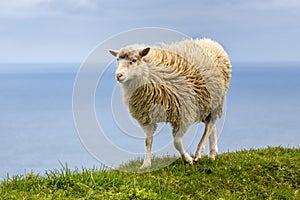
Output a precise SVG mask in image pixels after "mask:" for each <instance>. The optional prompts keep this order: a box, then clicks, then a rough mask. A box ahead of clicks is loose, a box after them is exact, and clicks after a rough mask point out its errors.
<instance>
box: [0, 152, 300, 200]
mask: <svg viewBox="0 0 300 200" xmlns="http://www.w3.org/2000/svg"><path fill="white" fill-rule="evenodd" d="M156 159H158V158H156ZM159 163H160V161H159ZM138 164H140V161H132V162H130V163H128V164H127V165H124V166H122V167H123V168H122V169H123V170H124V169H127V170H129V171H130V169H132V168H134V167H136V166H137V165H138ZM299 189H300V149H292V148H282V147H272V148H271V147H270V148H267V149H259V150H249V151H246V150H244V151H239V152H234V153H224V154H221V155H218V156H217V157H216V160H215V161H212V160H210V159H208V158H207V157H205V158H203V159H202V160H200V161H199V162H197V163H195V164H194V165H188V164H185V163H183V161H182V160H181V159H177V160H176V161H175V162H173V163H172V164H170V165H169V166H167V167H165V168H162V169H160V170H157V171H152V172H146V173H128V172H124V171H120V170H104V169H82V170H74V171H71V170H69V169H68V168H67V167H64V168H63V169H61V170H53V171H48V172H47V173H46V175H44V176H38V175H34V174H27V175H26V176H21V177H20V176H15V177H13V178H11V179H7V180H5V181H3V182H2V183H1V184H0V199H300V191H299Z"/></svg>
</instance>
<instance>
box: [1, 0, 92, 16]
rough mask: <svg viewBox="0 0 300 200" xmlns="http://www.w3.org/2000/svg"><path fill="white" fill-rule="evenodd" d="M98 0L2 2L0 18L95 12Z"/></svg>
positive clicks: (20, 0) (21, 0) (15, 0)
mask: <svg viewBox="0 0 300 200" xmlns="http://www.w3.org/2000/svg"><path fill="white" fill-rule="evenodd" d="M97 7H98V5H97V0H64V1H60V0H9V1H0V10H1V13H0V18H13V19H15V18H16V19H18V18H37V17H40V16H57V15H58V16H59V15H65V14H72V13H80V12H93V11H95V10H96V8H97Z"/></svg>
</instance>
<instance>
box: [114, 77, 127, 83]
mask: <svg viewBox="0 0 300 200" xmlns="http://www.w3.org/2000/svg"><path fill="white" fill-rule="evenodd" d="M116 79H117V81H118V82H119V83H122V82H124V81H125V80H126V79H127V77H126V76H122V77H120V78H116Z"/></svg>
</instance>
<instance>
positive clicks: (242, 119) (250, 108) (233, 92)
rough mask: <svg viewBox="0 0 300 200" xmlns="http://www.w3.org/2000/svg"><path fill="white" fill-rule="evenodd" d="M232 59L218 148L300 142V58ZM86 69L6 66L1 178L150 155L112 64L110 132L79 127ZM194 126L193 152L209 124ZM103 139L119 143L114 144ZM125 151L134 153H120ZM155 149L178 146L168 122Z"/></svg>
mask: <svg viewBox="0 0 300 200" xmlns="http://www.w3.org/2000/svg"><path fill="white" fill-rule="evenodd" d="M232 65H233V71H232V80H231V83H230V88H229V91H228V94H227V98H226V113H225V114H226V116H225V117H224V118H222V120H221V121H220V123H219V126H218V129H219V130H218V131H219V132H218V136H219V137H218V141H219V152H220V153H223V152H232V151H237V150H242V149H252V148H265V147H268V146H283V147H299V146H300V117H299V116H300V88H299V86H300V78H299V77H300V63H288V62H287V63H233V64H232ZM79 69H80V64H78V63H67V64H64V63H60V64H1V65H0V112H1V114H0V180H3V179H4V178H7V176H9V177H11V176H13V175H20V174H26V173H29V172H34V173H36V174H44V173H45V170H51V169H59V168H61V167H62V165H65V163H67V165H68V167H70V168H71V169H74V168H75V167H78V168H79V169H80V168H82V167H84V168H92V167H94V166H96V167H97V166H101V162H104V164H106V165H108V166H113V165H114V167H115V166H117V164H120V163H123V162H126V161H128V160H130V159H133V158H134V157H135V156H141V155H142V154H143V151H144V141H143V132H142V131H141V129H139V127H138V126H137V123H136V122H135V121H134V120H133V119H131V118H130V117H129V115H128V113H127V109H126V107H125V106H124V105H123V104H122V97H121V91H120V87H119V86H118V83H117V82H116V81H115V79H114V69H115V68H114V66H113V64H111V65H110V66H108V68H107V70H106V71H105V73H104V74H102V75H103V76H102V77H101V79H99V82H98V86H97V87H96V88H97V89H96V91H95V105H94V108H95V116H96V118H97V122H98V124H99V130H101V131H100V132H101V133H104V137H103V138H104V139H101V140H100V139H99V140H97V139H95V138H94V137H92V135H86V134H90V133H85V132H84V131H80V132H79V133H78V131H77V129H76V127H78V126H77V124H76V123H77V122H75V121H74V119H73V110H72V101H73V100H72V92H73V86H74V82H75V79H76V75H77V72H78V71H79ZM87 81H88V80H87ZM83 98H84V97H83ZM86 120H87V121H89V119H86ZM191 129H192V133H189V135H187V137H186V138H185V146H188V152H190V153H194V152H193V151H194V150H195V148H196V145H197V143H198V140H199V139H200V137H201V134H202V131H203V125H199V126H196V125H195V126H193V127H192V128H191ZM130 130H131V132H130ZM132 130H133V131H132ZM221 130H222V131H221ZM88 131H90V130H89V129H88V128H87V132H88ZM100 132H99V133H100ZM96 137H98V136H96ZM84 138H89V139H90V141H91V142H90V143H89V141H85V139H84ZM99 138H101V137H100V136H99ZM104 140H107V141H109V143H110V144H111V145H112V146H114V147H116V148H115V150H110V149H107V148H106V146H105V144H104ZM190 140H192V141H190ZM93 145H94V146H93ZM109 148H110V147H109ZM162 149H163V150H164V151H161V150H162ZM124 151H125V152H127V154H130V156H129V157H126V156H122V154H119V153H118V152H124ZM153 151H154V152H159V153H161V152H163V153H164V154H166V153H167V154H168V153H170V154H173V153H176V151H175V150H174V147H173V146H172V134H171V132H170V127H169V126H165V125H160V126H159V129H158V133H157V134H156V135H155V137H154V147H153ZM102 155H105V156H104V157H102ZM107 162H108V163H107Z"/></svg>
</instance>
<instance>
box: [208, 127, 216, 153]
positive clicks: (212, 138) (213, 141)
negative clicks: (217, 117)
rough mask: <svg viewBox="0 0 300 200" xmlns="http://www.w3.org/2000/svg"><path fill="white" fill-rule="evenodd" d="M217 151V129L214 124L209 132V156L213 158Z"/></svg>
mask: <svg viewBox="0 0 300 200" xmlns="http://www.w3.org/2000/svg"><path fill="white" fill-rule="evenodd" d="M217 153H218V145H217V131H216V125H215V124H214V125H213V127H212V129H211V133H210V135H209V155H208V156H209V157H210V158H212V159H215V157H216V154H217Z"/></svg>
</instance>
